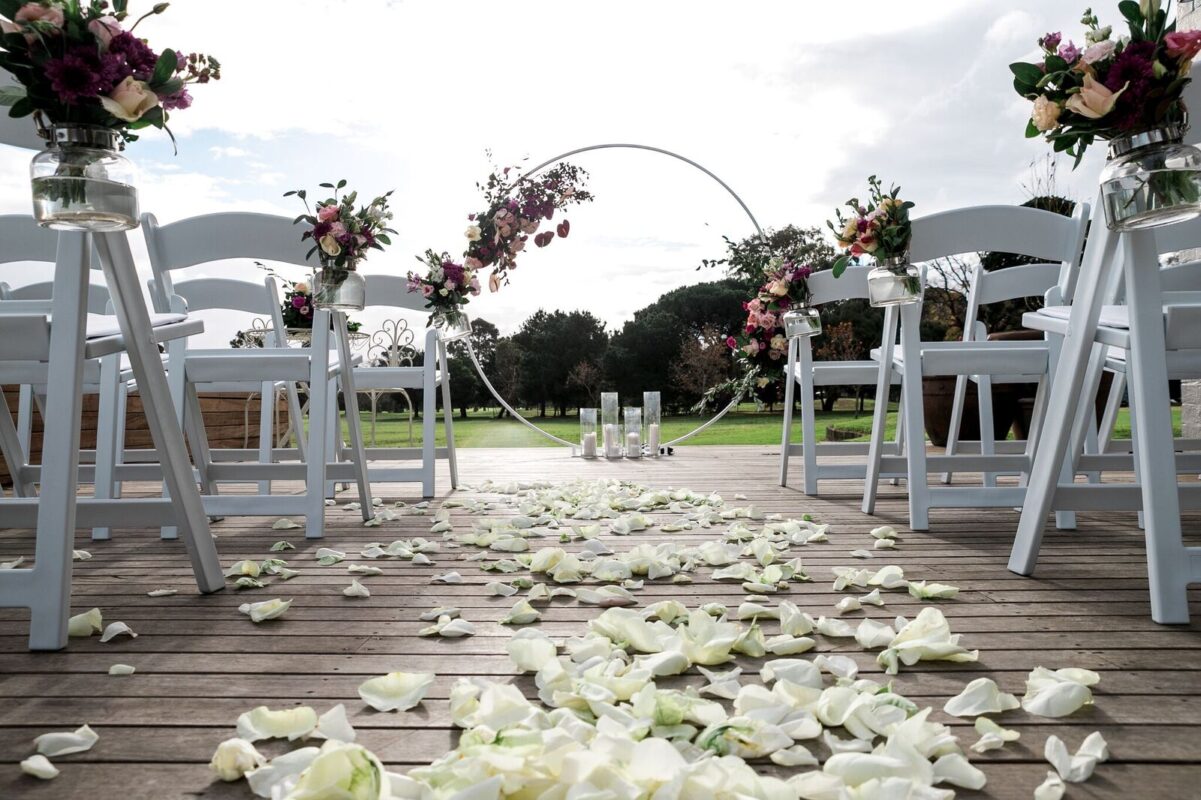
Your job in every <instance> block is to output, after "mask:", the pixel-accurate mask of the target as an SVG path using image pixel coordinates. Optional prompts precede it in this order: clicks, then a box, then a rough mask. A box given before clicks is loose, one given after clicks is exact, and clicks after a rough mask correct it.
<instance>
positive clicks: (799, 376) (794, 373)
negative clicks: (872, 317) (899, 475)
mask: <svg viewBox="0 0 1201 800" xmlns="http://www.w3.org/2000/svg"><path fill="white" fill-rule="evenodd" d="M871 269H872V268H871V267H849V268H848V269H847V270H846V271H845V272H843V274H842V275H841V276H840V277H838V278H835V277H834V273H833V272H830V271H824V272H818V273H816V274H814V275H811V276H810V277H809V291H810V300H809V303H810V305H813V306H823V305H826V304H828V303H833V302H837V301H840V300H851V299H866V298H867V274H868V273H869V272H871ZM896 329H897V310H896V308H887V309H885V311H884V339H885V340H889V339H895V338H896ZM879 372H880V365H879V363H878V362H876V361H815V360H814V358H813V342H812V339H811V338H810V337H801V338H799V339H794V340H793V341H791V342H790V343H789V347H788V366H787V371H786V372H785V373H784V374H785V376H786V377H785V379H784V380H785V385H784V432H783V435H782V437H781V444H780V485H781V486H787V485H788V460H789V457H791V456H794V455H800V456H802V457H803V459H804V473H803V480H804V486H805V494H807V495H816V494H817V493H818V482H819V481H822V480H837V479H840V478H841V479H847V478H853V479H860V478H863V477H864V476H865V475H866V474H867V461H866V456H867V453H868V445H867V444H866V443H859V442H818V441H817V422H816V415H815V410H816V409H815V406H814V402H815V401H814V389H815V388H816V387H819V386H869V385H872V384H875V383H876V380H877V378H878V377H879ZM890 381H891V384H892V385H894V386H895V385H898V384H900V382H901V380H900V376H899V375H892V376H891V378H890ZM797 386H800V390H801V397H800V401H801V435H802V441H801V444H800V445H794V444H791V443H790V440H791V438H792V407H793V404H794V400H795V398H796V388H797ZM883 398H884V399H883V402H884V403H885V404H887V402H888V393H887V392H885V393H884V394H883ZM876 402H877V403H879V402H881V400H880V396H879V395H877V398H876ZM903 431H904V428H903V426H901V425H899V424H898V425H897V440H896V442H894V443H892V444H890V445H886V446H885V450H884V452H885V453H886V454H887V455H896V454H897V453H899V452H900V443H901V438H900V437H901V435H902V433H903ZM820 455H827V456H834V457H842V458H841V460H840V462H839V463H834V464H823V463H820V462H819V461H818V456H820ZM847 457H859V459H860V460H859V461H857V462H854V463H846V458H847Z"/></svg>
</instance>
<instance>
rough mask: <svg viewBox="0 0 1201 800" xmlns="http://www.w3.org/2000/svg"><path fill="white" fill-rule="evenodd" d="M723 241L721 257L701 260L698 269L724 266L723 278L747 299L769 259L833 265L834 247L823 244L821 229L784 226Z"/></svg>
mask: <svg viewBox="0 0 1201 800" xmlns="http://www.w3.org/2000/svg"><path fill="white" fill-rule="evenodd" d="M722 239H724V240H725V242H726V255H725V257H724V258H716V259H705V260H704V261H702V262H701V266H700V267H697V269H701V268H702V267H725V270H726V275H728V276H729V277H731V278H734V279H735V280H738V281H740V282H741V283H742V285H743V288H744V289H745V290H746V293H747V295H748V296H749V295H750V293H751V292H754V291H755V290H756V289H758V288H759V286H760V284H762V283H763V272H764V270H765V269H766V267H767V264H768V262H769V261H771V259H773V258H775V257H777V256H778V257H782V258H787V259H791V260H793V261H795V262H797V263H800V264H811V265H812V266H813V267H814V269H825V268H827V267H829V266H830V265H831V264H832V263H833V262H834V257H835V253H834V248H833V247H831V246H830V244H829V242H827V241H826V238H825V234H824V233H823V231H822V229H821V228H816V227H815V228H798V227H797V226H796V225H786V226H785V227H783V228H780V229H778V230H777V229H774V228H768V229H767V230H765V231H764V232H763V236H759V234H757V233H756V234H752V235H750V236H748V237H746V238H745V239H740V240H739V241H737V242H736V241H733V240H732V239H730V238H729V237H728V236H723V237H722Z"/></svg>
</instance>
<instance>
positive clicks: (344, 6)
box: [0, 0, 1118, 339]
mask: <svg viewBox="0 0 1201 800" xmlns="http://www.w3.org/2000/svg"><path fill="white" fill-rule="evenodd" d="M147 5H148V4H147V3H138V2H134V3H131V6H132V7H133V12H134V14H137V13H138V12H139V11H140V10H142V8H143V7H144V6H147ZM1099 10H1100V11H1101V15H1102V17H1103V18H1104V19H1103V21H1117V20H1118V14H1117V11H1116V9H1108V8H1101V9H1099ZM1081 11H1082V0H1070V1H1068V0H1016V1H1014V2H1004V3H1001V2H993V1H991V0H943V1H942V2H937V3H933V2H920V3H918V2H906V3H901V2H896V0H858V2H855V3H814V2H803V3H802V2H746V3H729V2H724V3H710V2H654V3H651V2H622V1H621V0H611V1H610V2H606V3H603V4H601V3H589V4H584V3H563V2H537V1H534V2H525V3H521V4H519V5H518V6H505V5H502V4H497V3H484V2H464V1H462V0H461V1H459V2H436V1H435V0H393V1H391V2H389V1H388V0H321V2H314V1H313V0H288V1H287V2H283V0H254V2H246V3H240V4H238V5H237V6H236V7H234V6H228V5H221V6H217V5H214V4H213V3H212V2H204V1H202V0H175V2H172V4H171V7H170V9H169V10H168V12H167V13H166V14H164V15H163V16H161V17H158V18H155V19H151V20H148V21H147V22H145V23H143V25H142V27H140V28H139V32H140V33H142V34H143V35H145V36H147V37H148V38H149V39H150V43H151V45H152V46H154V47H155V48H156V49H162V48H164V47H166V46H171V47H175V48H177V49H180V50H184V51H191V50H204V51H207V52H210V53H212V54H214V55H216V56H217V57H218V58H219V59H220V60H221V62H222V64H223V71H224V77H223V78H222V80H221V81H220V82H219V83H215V84H212V85H209V86H202V87H197V88H196V89H195V90H194V94H195V98H196V99H195V104H194V106H193V107H192V108H191V109H189V110H187V111H184V112H179V113H177V114H176V115H174V116H173V119H172V128H173V130H174V131H175V133H176V135H177V136H178V138H179V155H177V156H173V155H172V154H171V149H170V145H169V144H168V143H167V142H166V141H165V137H162V136H159V135H147V136H145V137H144V138H143V140H142V141H140V142H138V143H137V144H135V145H134V146H133V147H131V148H130V151H129V153H130V155H131V156H132V157H133V158H134V159H136V161H137V162H138V164H139V166H140V167H141V170H142V183H141V199H142V206H143V210H147V211H152V212H154V213H155V214H156V215H157V216H158V217H159V219H160V221H171V220H175V219H179V218H182V217H186V216H189V215H193V214H201V213H206V212H212V211H220V210H235V209H245V210H256V211H267V212H273V213H279V214H287V215H289V216H293V215H294V214H296V213H298V211H299V209H298V207H297V205H296V204H294V203H293V202H292V201H293V200H294V199H295V198H287V199H285V198H283V197H281V195H282V193H283V192H284V191H286V190H287V189H292V188H299V187H309V188H310V189H315V188H316V184H317V183H319V182H321V181H324V180H331V179H334V180H336V179H338V178H342V177H345V178H347V179H348V180H349V181H350V184H351V186H352V187H354V188H357V189H359V190H360V192H361V193H362V194H364V195H367V196H373V195H375V194H378V193H381V192H383V191H385V190H388V189H395V190H396V193H395V195H393V197H394V206H395V211H396V227H397V228H398V229H399V231H400V235H399V236H398V237H396V239H395V240H394V245H393V247H392V248H390V249H389V250H388V251H387V252H385V253H377V254H374V255H373V256H372V257H371V258H370V259H369V260H368V262H367V264H366V267H365V271H367V272H390V273H403V272H405V271H407V270H408V269H410V268H412V267H413V266H415V264H416V262H415V261H414V256H415V255H416V254H418V253H420V252H422V251H423V250H425V249H426V248H427V247H430V248H434V249H438V250H449V251H451V252H452V253H458V252H461V250H462V247H463V244H464V241H463V238H462V232H463V229H464V227H465V223H466V215H467V214H468V213H469V212H471V211H474V210H476V209H477V206H478V205H479V199H478V198H479V194H478V192H477V190H476V189H475V182H476V181H477V180H480V179H482V178H483V177H484V176H486V174H487V173H488V171H489V162H488V159H487V157H486V156H485V150H488V149H490V150H491V151H492V152H493V154H494V158H495V159H496V160H497V161H499V162H501V163H514V164H515V163H519V162H520V161H521V160H522V159H526V158H528V159H529V162H528V163H530V164H533V163H537V162H540V161H542V160H545V159H548V158H551V157H553V156H555V155H557V154H559V153H563V152H565V151H568V150H572V149H575V148H579V147H585V146H588V145H593V144H600V143H609V142H631V143H638V144H646V145H652V146H656V147H661V148H666V149H668V150H672V151H675V152H677V153H679V154H681V155H683V156H686V157H688V158H690V159H693V160H695V161H697V162H699V163H701V164H703V165H704V166H705V167H707V168H708V169H710V170H712V171H713V172H714V173H716V174H717V175H718V176H719V177H720V178H721V179H722V180H724V181H725V182H726V183H727V184H729V185H730V187H731V188H732V189H733V190H734V191H735V192H737V193H738V194H739V195H740V196H741V197H742V198H743V200H744V201H745V202H746V203H747V205H748V206H749V208H750V210H751V212H752V213H753V214H754V215H755V217H756V218H757V219H758V221H759V223H760V224H761V225H763V226H764V227H767V226H772V227H779V226H783V225H787V224H789V223H795V224H800V225H824V221H825V220H826V219H827V218H829V216H830V215H831V213H832V210H833V208H834V207H835V206H836V205H839V204H841V203H842V202H843V201H844V200H846V198H848V197H849V196H851V195H852V194H860V193H862V191H863V183H864V179H865V178H866V176H867V175H868V174H871V173H877V174H879V175H880V176H881V177H882V178H884V179H885V180H886V181H892V182H895V183H898V184H900V185H901V186H902V187H903V188H904V194H905V196H906V197H908V198H909V199H912V200H914V201H915V202H916V203H917V205H918V208H917V211H916V212H915V213H918V214H922V213H929V212H933V211H937V210H941V209H946V208H952V207H956V206H963V205H975V204H980V203H1012V202H1021V201H1022V200H1024V199H1026V197H1027V196H1028V194H1027V193H1026V191H1025V190H1024V189H1023V188H1022V184H1023V183H1028V182H1029V179H1030V173H1031V163H1032V162H1033V161H1035V160H1037V159H1039V158H1040V157H1041V156H1042V155H1043V153H1045V152H1046V151H1047V149H1048V148H1047V147H1046V146H1045V145H1044V144H1042V143H1041V142H1039V141H1038V140H1034V141H1028V140H1026V139H1024V138H1023V129H1024V125H1025V119H1026V117H1027V115H1028V104H1027V103H1026V102H1025V101H1023V100H1022V99H1020V98H1019V97H1017V96H1016V95H1015V94H1014V93H1013V90H1012V85H1011V78H1010V73H1009V71H1008V69H1007V68H1006V65H1007V64H1008V63H1009V62H1011V61H1014V60H1018V59H1020V58H1024V57H1028V56H1032V55H1033V54H1034V50H1035V41H1036V39H1037V38H1038V37H1039V36H1040V35H1042V34H1043V33H1046V32H1047V31H1051V30H1060V29H1062V30H1063V31H1064V32H1065V39H1066V38H1071V37H1073V36H1075V37H1077V38H1079V37H1080V35H1081V30H1080V26H1079V24H1078V20H1079V17H1080V12H1081ZM1095 150H1096V152H1093V153H1090V154H1089V157H1088V158H1087V159H1086V160H1085V163H1084V164H1083V165H1082V166H1081V167H1080V168H1079V169H1078V170H1076V171H1075V172H1072V171H1070V164H1064V165H1062V166H1061V168H1060V170H1059V188H1060V190H1061V192H1062V193H1067V194H1069V195H1070V196H1073V197H1074V198H1076V199H1083V200H1088V201H1091V200H1092V199H1093V195H1094V193H1095V186H1096V178H1097V174H1098V172H1099V170H1100V167H1101V160H1102V158H1103V154H1102V153H1101V152H1100V148H1095ZM28 158H29V154H28V153H27V152H24V151H20V150H17V149H15V148H10V147H5V146H0V213H11V212H25V211H27V210H28V208H29V189H28V178H27V163H28ZM573 161H575V163H578V164H579V165H581V166H583V167H585V168H586V169H588V170H589V171H590V172H591V174H592V177H591V181H590V188H591V189H592V190H593V192H594V193H595V194H596V198H597V199H596V201H595V203H594V204H592V205H591V206H589V207H587V208H584V209H581V210H578V211H574V212H572V213H571V214H570V215H569V216H570V218H571V220H572V224H573V227H572V233H571V236H570V238H569V239H566V240H556V241H555V242H554V244H553V245H552V246H551V247H549V248H548V249H546V250H540V251H534V252H530V253H528V254H526V255H524V257H523V258H522V259H521V260H520V266H519V269H518V270H517V271H516V272H515V273H514V275H513V282H512V284H511V285H510V286H508V287H506V288H505V289H504V290H503V291H502V292H500V293H499V294H496V295H491V296H483V297H481V298H479V299H478V300H477V301H476V302H474V303H473V304H472V306H471V309H470V310H471V311H472V312H473V313H474V314H475V315H476V316H480V317H485V318H487V319H490V320H492V321H494V322H496V323H497V324H499V325H500V327H501V329H502V331H504V332H510V331H512V330H513V329H514V328H515V327H516V325H517V324H519V323H520V321H521V320H522V319H524V318H525V317H526V316H528V315H529V314H530V313H532V312H533V311H535V310H536V309H538V308H539V307H544V308H563V309H572V308H586V309H588V310H591V311H592V312H593V313H595V314H596V315H597V316H599V317H601V318H602V319H604V320H605V321H606V322H607V323H609V325H610V326H618V325H620V323H621V321H623V320H624V319H627V318H629V316H630V315H631V314H632V312H633V311H634V310H636V309H637V308H640V307H642V306H644V305H646V304H648V303H650V302H651V301H653V300H654V299H655V298H656V297H657V296H658V295H659V294H661V293H662V292H663V291H665V290H667V289H670V288H673V287H676V286H682V285H685V284H688V283H692V282H695V281H697V280H703V279H707V278H717V277H720V276H719V275H718V274H716V273H715V272H713V271H702V272H700V273H698V272H696V271H695V267H696V266H697V265H698V264H699V262H700V260H701V259H702V258H705V257H715V256H720V255H721V253H722V249H723V248H722V243H721V236H722V234H726V235H729V236H731V237H732V238H741V237H743V236H745V235H747V234H749V233H751V232H753V230H754V229H753V226H752V224H751V221H750V220H749V219H748V218H747V216H746V215H745V214H744V213H743V212H742V211H741V210H740V208H739V207H738V204H737V203H736V202H735V201H734V199H733V198H731V197H730V196H729V195H728V194H726V193H725V192H724V190H723V189H722V188H721V187H720V186H719V185H718V184H717V183H715V182H713V181H712V180H710V179H709V178H708V177H706V176H705V175H703V174H702V173H700V172H698V171H696V170H695V169H693V168H692V167H689V166H687V165H685V164H682V163H680V162H676V161H673V160H672V159H670V158H666V157H664V156H661V155H656V154H651V153H644V152H636V151H629V150H607V151H601V152H593V153H588V154H584V155H582V156H580V157H578V158H575V159H573ZM133 236H134V239H135V250H140V249H141V248H140V243H138V242H137V239H138V238H139V237H138V235H137V234H136V232H135V233H134V234H133ZM251 271H252V268H248V265H246V264H237V265H227V266H225V267H223V268H220V269H215V270H212V272H214V273H216V272H221V273H222V274H236V273H239V272H240V273H244V274H250V273H251ZM256 277H257V276H256ZM291 277H294V278H297V279H298V278H300V277H302V276H301V274H300V272H299V271H298V272H296V273H295V274H293V275H292V276H291ZM6 279H8V280H9V282H10V283H21V282H23V277H22V276H6ZM360 316H361V317H362V318H364V319H365V321H366V322H368V323H369V324H372V323H375V322H377V321H378V319H379V317H380V315H379V314H367V315H360ZM210 327H212V325H210ZM231 333H232V329H230V330H214V331H213V332H212V337H213V338H214V339H227V338H228V336H229V335H230V334H231Z"/></svg>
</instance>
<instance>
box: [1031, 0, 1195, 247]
mask: <svg viewBox="0 0 1201 800" xmlns="http://www.w3.org/2000/svg"><path fill="white" fill-rule="evenodd" d="M1118 10H1119V12H1120V13H1121V14H1122V17H1123V18H1124V19H1125V22H1126V29H1127V31H1126V35H1121V36H1119V35H1115V34H1114V30H1113V26H1111V25H1106V26H1104V27H1102V26H1101V24H1100V20H1099V19H1098V18H1097V16H1096V15H1095V14H1093V12H1092V9H1086V10H1085V12H1084V16H1083V17H1082V18H1081V20H1080V22H1081V24H1082V25H1083V26H1084V32H1083V38H1082V41H1080V43H1077V42H1076V41H1075V40H1072V39H1066V38H1065V37H1064V35H1063V34H1062V33H1059V32H1055V33H1048V34H1046V35H1045V36H1043V37H1042V38H1040V39H1039V40H1038V46H1039V58H1038V60H1037V61H1036V62H1034V63H1029V62H1021V61H1020V62H1017V63H1014V64H1010V66H1009V69H1010V71H1011V72H1012V73H1013V76H1014V80H1013V86H1014V89H1015V90H1016V91H1017V93H1018V94H1020V95H1022V97H1025V98H1026V99H1028V100H1030V101H1031V108H1030V119H1029V121H1028V122H1027V123H1026V136H1027V137H1028V138H1034V137H1038V136H1043V137H1044V138H1045V139H1046V140H1047V141H1048V142H1049V143H1050V144H1051V146H1052V148H1053V150H1054V151H1055V152H1056V153H1067V154H1068V155H1071V156H1074V158H1075V162H1074V164H1075V165H1079V163H1080V160H1081V159H1082V158H1083V157H1084V154H1085V152H1086V151H1087V149H1088V147H1089V146H1090V145H1091V144H1093V142H1094V141H1095V140H1097V139H1103V140H1106V141H1108V142H1109V160H1110V164H1109V166H1110V167H1115V162H1118V163H1117V165H1116V167H1115V168H1114V169H1112V170H1111V169H1108V168H1107V170H1106V173H1103V174H1102V178H1101V184H1102V192H1103V194H1104V196H1105V203H1104V205H1105V212H1106V217H1107V220H1108V222H1109V223H1110V227H1113V228H1115V229H1119V230H1128V229H1134V228H1138V227H1152V226H1154V225H1156V224H1166V223H1168V222H1176V221H1180V220H1181V219H1187V218H1189V217H1190V216H1196V214H1197V213H1201V205H1198V204H1199V202H1201V153H1198V152H1197V150H1196V148H1193V147H1190V146H1187V145H1182V144H1181V140H1182V138H1183V135H1184V132H1185V130H1186V129H1187V125H1188V115H1187V111H1186V109H1185V106H1184V102H1183V101H1182V100H1181V95H1182V93H1183V91H1184V87H1185V86H1187V85H1188V83H1189V80H1190V78H1189V70H1190V69H1191V67H1192V63H1193V59H1194V58H1195V57H1196V55H1197V53H1198V52H1201V31H1188V32H1179V33H1178V32H1177V31H1176V23H1175V22H1174V21H1172V22H1169V21H1168V10H1169V9H1168V8H1167V4H1166V3H1161V2H1160V0H1142V2H1134V1H1133V0H1124V2H1121V3H1119V4H1118Z"/></svg>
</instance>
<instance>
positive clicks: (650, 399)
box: [642, 392, 663, 458]
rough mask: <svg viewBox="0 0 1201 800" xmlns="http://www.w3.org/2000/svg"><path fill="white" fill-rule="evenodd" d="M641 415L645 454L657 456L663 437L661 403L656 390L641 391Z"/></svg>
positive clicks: (652, 456)
mask: <svg viewBox="0 0 1201 800" xmlns="http://www.w3.org/2000/svg"><path fill="white" fill-rule="evenodd" d="M642 416H643V419H642V424H643V425H645V426H646V454H647V455H648V456H650V457H651V458H658V457H659V445H660V444H661V440H662V437H663V433H662V431H663V429H662V417H663V403H662V398H661V397H660V396H659V393H658V392H643V393H642Z"/></svg>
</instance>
